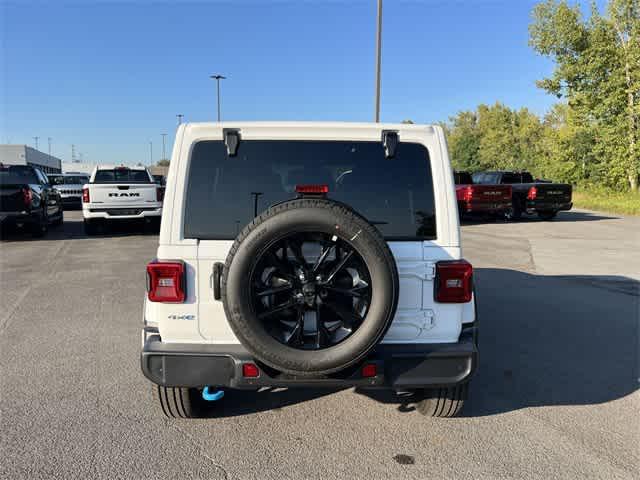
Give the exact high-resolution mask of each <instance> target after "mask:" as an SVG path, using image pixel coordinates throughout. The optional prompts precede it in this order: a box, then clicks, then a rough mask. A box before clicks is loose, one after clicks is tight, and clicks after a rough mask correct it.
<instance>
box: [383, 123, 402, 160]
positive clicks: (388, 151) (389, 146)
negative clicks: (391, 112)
mask: <svg viewBox="0 0 640 480" xmlns="http://www.w3.org/2000/svg"><path fill="white" fill-rule="evenodd" d="M398 143H400V137H399V136H398V131H397V130H382V146H383V147H384V158H393V157H395V155H396V148H397V147H398Z"/></svg>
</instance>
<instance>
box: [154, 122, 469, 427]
mask: <svg viewBox="0 0 640 480" xmlns="http://www.w3.org/2000/svg"><path fill="white" fill-rule="evenodd" d="M224 127H225V128H222V126H221V124H212V123H208V124H207V123H205V124H197V123H195V124H183V125H181V126H180V127H179V128H178V131H177V136H176V138H177V140H176V145H178V146H179V147H178V148H177V149H176V150H175V151H174V155H173V158H172V159H171V163H170V167H169V168H170V171H169V175H168V179H169V182H168V184H167V192H166V196H167V200H168V202H167V203H166V204H165V207H164V210H163V213H162V216H163V218H162V226H161V229H160V244H159V247H158V251H157V259H156V260H154V261H152V262H151V263H149V264H148V265H147V296H146V298H145V302H144V327H143V332H142V337H143V338H142V353H141V356H142V358H141V364H142V371H143V372H144V374H145V376H146V377H147V378H148V379H149V380H151V382H153V383H154V384H155V385H156V387H155V388H154V392H155V394H156V396H157V401H158V403H159V404H160V406H161V408H162V411H163V412H164V414H165V415H167V416H169V417H197V416H200V415H208V414H210V413H209V412H211V410H212V409H214V408H215V406H216V405H217V404H215V403H211V402H212V401H215V400H217V399H219V398H220V397H222V396H223V395H224V390H225V389H241V390H257V389H259V388H262V387H288V388H290V389H291V388H305V387H313V388H319V387H354V386H357V387H361V388H367V387H368V388H383V389H390V390H393V391H395V392H397V393H398V394H399V395H400V396H401V397H403V398H407V399H408V401H411V402H414V403H415V405H416V408H417V409H418V410H419V411H420V412H422V413H423V414H426V415H432V416H440V417H448V416H453V415H456V414H457V413H458V412H459V411H460V409H461V408H462V405H463V403H464V401H465V399H466V397H467V388H468V387H467V385H468V383H467V382H468V381H469V379H470V378H471V376H472V374H473V372H474V371H475V369H476V366H477V356H478V349H477V342H476V338H477V336H476V335H477V324H476V317H475V300H474V294H473V269H472V266H471V264H469V263H468V262H467V261H465V260H464V259H463V258H462V251H461V245H460V235H459V228H458V216H457V213H456V212H457V209H456V200H455V198H456V197H455V190H454V185H453V176H452V171H451V166H450V163H449V158H448V156H447V149H446V142H445V137H444V132H443V130H442V128H441V127H439V126H424V125H406V124H392V125H389V124H387V125H384V124H347V123H326V124H324V123H291V122H287V123H278V122H274V123H231V122H230V123H226V122H225V124H224ZM247 394H250V393H249V392H247ZM222 405H223V404H222ZM221 408H223V406H221Z"/></svg>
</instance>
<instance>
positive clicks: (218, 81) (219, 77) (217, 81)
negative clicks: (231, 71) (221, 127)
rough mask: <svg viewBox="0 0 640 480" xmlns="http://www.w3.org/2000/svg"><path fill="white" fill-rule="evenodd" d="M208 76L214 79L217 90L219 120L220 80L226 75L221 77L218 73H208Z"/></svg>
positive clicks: (224, 78)
mask: <svg viewBox="0 0 640 480" xmlns="http://www.w3.org/2000/svg"><path fill="white" fill-rule="evenodd" d="M209 78H212V79H214V80H215V81H216V86H217V90H218V122H219V121H220V80H226V78H227V77H223V76H222V75H220V74H216V75H210V76H209Z"/></svg>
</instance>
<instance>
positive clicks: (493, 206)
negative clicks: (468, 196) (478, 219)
mask: <svg viewBox="0 0 640 480" xmlns="http://www.w3.org/2000/svg"><path fill="white" fill-rule="evenodd" d="M461 207H462V211H463V213H494V212H505V211H507V210H509V209H510V208H511V200H509V201H498V202H463V203H461Z"/></svg>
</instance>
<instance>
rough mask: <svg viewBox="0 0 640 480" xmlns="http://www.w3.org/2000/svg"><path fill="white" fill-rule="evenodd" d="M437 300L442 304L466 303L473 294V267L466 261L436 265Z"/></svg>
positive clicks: (452, 261)
mask: <svg viewBox="0 0 640 480" xmlns="http://www.w3.org/2000/svg"><path fill="white" fill-rule="evenodd" d="M434 285H435V292H434V296H435V300H436V302H440V303H466V302H469V301H471V295H472V293H473V267H472V266H471V264H470V263H469V262H467V261H466V260H442V261H440V262H438V263H436V278H435V283H434Z"/></svg>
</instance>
